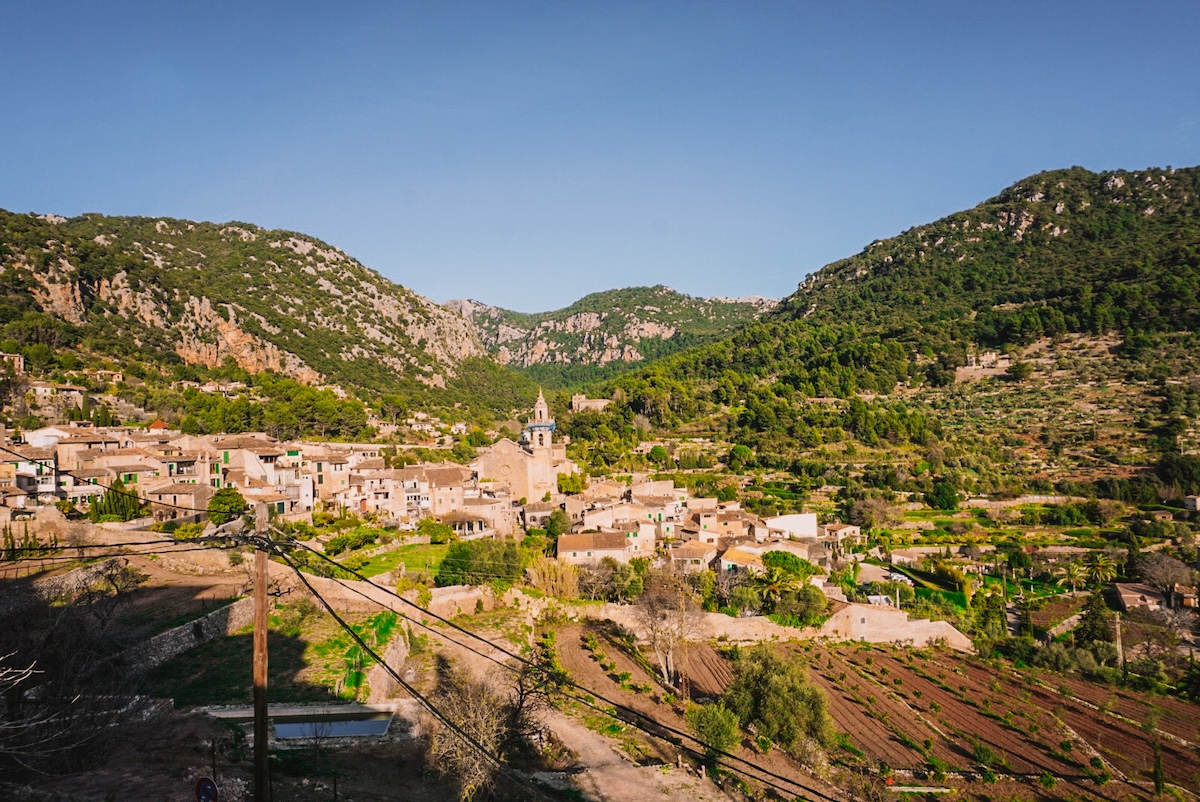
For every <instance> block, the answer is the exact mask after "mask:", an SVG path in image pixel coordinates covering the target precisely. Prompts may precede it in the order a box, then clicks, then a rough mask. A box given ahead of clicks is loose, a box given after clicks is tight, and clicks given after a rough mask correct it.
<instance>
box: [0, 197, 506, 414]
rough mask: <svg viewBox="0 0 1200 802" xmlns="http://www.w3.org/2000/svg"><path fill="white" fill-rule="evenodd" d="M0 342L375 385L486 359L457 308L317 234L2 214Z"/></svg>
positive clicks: (177, 366)
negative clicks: (404, 284)
mask: <svg viewBox="0 0 1200 802" xmlns="http://www.w3.org/2000/svg"><path fill="white" fill-rule="evenodd" d="M0 342H3V343H5V345H4V347H5V349H6V350H21V351H22V352H23V353H26V356H27V358H28V359H29V360H30V362H31V363H32V365H33V366H34V367H35V368H37V367H38V366H39V363H48V362H49V361H51V359H52V356H53V354H54V353H55V352H57V351H61V350H63V349H66V350H71V351H82V352H85V353H94V354H102V355H106V356H109V357H112V358H114V359H117V360H120V361H121V362H122V364H125V363H130V364H129V365H128V366H127V369H130V368H132V363H135V362H143V363H145V364H147V365H149V366H151V367H153V368H161V369H165V370H167V371H168V372H170V371H172V370H174V371H175V372H176V373H178V374H179V375H181V376H182V375H187V370H186V367H187V366H200V367H203V368H216V367H218V366H221V365H223V364H224V363H225V362H226V361H227V360H232V362H233V363H235V364H236V365H237V367H239V368H242V369H244V370H246V371H248V372H250V373H258V372H261V371H274V372H277V373H280V374H283V375H286V376H290V377H292V378H294V379H298V380H300V381H302V382H306V383H318V382H333V383H339V384H342V385H343V386H346V387H356V388H367V389H370V390H371V391H374V392H380V391H395V390H403V389H410V390H411V389H414V388H420V387H440V386H442V385H444V384H445V383H446V382H447V381H449V380H452V377H454V376H455V375H456V374H457V373H458V372H459V366H460V365H461V364H462V363H463V361H464V360H467V359H470V358H472V357H478V356H482V355H483V354H484V351H483V348H482V345H481V344H480V342H479V340H478V338H477V337H476V336H475V335H474V332H473V330H472V329H471V327H470V325H469V324H468V323H467V322H466V321H465V320H463V319H462V318H461V317H460V316H458V315H456V314H454V313H452V312H449V311H448V310H446V309H444V308H442V307H440V306H438V305H437V304H434V303H432V302H431V301H429V300H427V299H425V298H422V297H421V296H419V295H416V294H415V293H412V292H410V291H408V290H407V289H405V288H403V287H401V286H398V285H396V284H393V283H392V282H390V281H388V280H386V279H384V278H383V277H382V276H380V275H378V274H377V273H375V272H374V271H372V270H369V269H368V268H366V267H364V266H363V265H362V264H360V263H359V262H357V261H356V260H354V259H353V258H351V257H349V256H347V255H346V254H345V253H343V252H341V251H339V250H337V249H335V248H332V247H331V246H329V245H326V244H325V243H322V242H320V241H319V240H315V239H313V238H311V237H307V236H304V235H301V234H294V233H291V232H286V231H267V230H264V229H261V228H258V227H257V226H253V225H250V224H245V223H228V224H224V225H221V224H214V223H193V222H188V221H185V220H170V219H153V218H138V217H104V216H101V215H95V214H89V215H83V216H81V217H76V218H73V219H70V220H66V219H63V218H61V217H55V216H53V215H43V216H40V217H35V216H33V215H24V214H12V213H9V212H3V211H0Z"/></svg>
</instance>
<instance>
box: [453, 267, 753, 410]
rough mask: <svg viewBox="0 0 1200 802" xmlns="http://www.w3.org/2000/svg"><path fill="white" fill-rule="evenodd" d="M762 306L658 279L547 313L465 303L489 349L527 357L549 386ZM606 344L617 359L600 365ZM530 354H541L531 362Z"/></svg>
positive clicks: (614, 371)
mask: <svg viewBox="0 0 1200 802" xmlns="http://www.w3.org/2000/svg"><path fill="white" fill-rule="evenodd" d="M763 308H764V305H762V304H758V303H753V302H745V301H735V300H726V299H717V298H711V299H710V298H694V297H691V296H688V295H683V294H682V293H678V292H676V291H675V290H672V289H670V288H669V287H663V286H661V285H660V286H655V287H627V288H625V289H618V290H608V291H605V292H598V293H593V294H591V295H587V296H585V297H583V298H581V299H579V300H578V301H576V302H575V303H573V304H571V305H570V306H568V307H566V308H565V309H558V310H555V311H552V312H539V313H534V314H526V313H521V312H512V311H509V310H506V309H498V308H495V307H490V306H482V305H477V304H470V305H467V306H465V307H464V309H465V311H466V312H467V313H468V314H469V315H470V317H471V318H472V319H473V320H474V321H475V323H476V325H477V326H479V328H480V331H481V335H482V338H483V341H484V343H485V344H486V345H487V346H488V348H489V350H491V351H492V353H493V354H496V353H498V352H499V349H500V347H501V346H503V347H504V348H505V349H506V350H507V351H508V353H509V354H510V357H511V358H513V359H514V360H515V361H514V362H513V363H512V364H513V365H524V364H525V363H526V362H531V364H529V365H528V366H526V367H522V368H519V369H520V370H521V371H522V372H524V373H526V374H527V375H529V376H531V377H532V378H533V379H535V380H536V381H537V382H538V383H539V384H542V385H544V386H546V387H552V388H559V387H574V386H578V385H581V384H585V383H588V382H595V381H600V380H603V379H608V378H612V377H615V376H618V375H620V374H621V373H623V372H625V371H627V370H628V369H629V363H628V362H626V361H624V359H625V357H631V358H633V359H634V360H635V361H643V360H644V361H654V360H655V359H659V358H662V357H665V356H669V355H670V354H673V353H676V352H678V351H682V350H684V349H686V348H691V347H694V346H697V345H701V344H703V343H705V342H709V341H711V340H715V339H717V338H719V337H723V336H727V335H729V334H731V333H732V332H734V331H736V330H737V329H739V328H741V327H742V326H744V325H746V324H747V323H749V322H751V321H753V320H755V319H756V318H757V317H758V316H759V314H760V313H761V311H762V309H763ZM501 327H503V329H504V337H503V338H501V336H500V330H501ZM626 349H629V350H628V351H627V350H626ZM612 350H617V351H620V352H622V359H618V360H616V361H611V362H608V363H607V364H600V361H601V356H602V355H603V354H605V353H606V352H611V351H612ZM535 353H536V354H537V356H536V357H535V356H534V354H535ZM635 355H636V356H635ZM562 357H565V359H563V358H562ZM535 358H536V359H539V360H542V361H536V362H533V361H532V360H533V359H535Z"/></svg>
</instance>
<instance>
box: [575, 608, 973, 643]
mask: <svg viewBox="0 0 1200 802" xmlns="http://www.w3.org/2000/svg"><path fill="white" fill-rule="evenodd" d="M566 609H567V610H568V611H572V608H569V607H568V608H566ZM576 609H577V610H578V613H579V617H584V618H596V619H608V620H610V621H613V622H615V623H617V624H620V625H621V626H623V627H625V628H626V629H628V630H630V631H631V632H633V633H634V634H636V635H637V636H638V637H639V638H642V639H644V638H645V636H646V633H645V631H644V627H643V626H642V624H641V622H640V621H639V620H638V616H637V612H636V610H635V608H634V607H632V606H630V605H622V604H604V605H598V606H594V607H583V608H576ZM713 638H724V639H726V640H728V641H730V642H732V643H739V642H740V643H752V642H757V641H764V640H802V639H808V638H827V639H829V640H834V641H851V640H861V641H866V642H868V643H900V644H911V645H913V646H927V645H930V644H932V643H933V642H934V641H945V642H946V645H947V646H949V647H950V648H952V649H957V650H959V651H965V652H970V651H974V647H973V646H972V645H971V639H970V638H968V637H967V636H966V635H964V634H963V633H961V632H959V631H958V630H957V629H955V628H954V626H953V625H951V624H949V623H947V622H945V621H930V620H928V619H924V618H919V619H916V620H910V619H909V617H908V613H905V612H903V611H901V610H895V609H892V608H891V607H878V606H875V605H870V604H845V605H842V606H839V607H838V609H837V610H836V611H835V612H834V613H833V615H831V616H830V617H829V619H828V620H827V621H826V622H825V623H824V624H823V625H822V626H821V627H820V628H814V627H807V628H804V629H800V628H796V627H782V626H779V625H778V624H776V623H774V622H773V621H771V620H770V619H769V618H766V617H765V616H752V617H749V618H732V617H730V616H727V615H725V614H724V613H702V614H701V615H700V616H699V618H698V619H697V622H696V627H695V630H694V632H693V634H692V639H694V640H708V639H713Z"/></svg>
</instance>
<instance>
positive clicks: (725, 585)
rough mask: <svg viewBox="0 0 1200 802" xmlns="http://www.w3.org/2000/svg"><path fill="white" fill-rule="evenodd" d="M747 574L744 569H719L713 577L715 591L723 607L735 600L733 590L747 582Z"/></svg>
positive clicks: (718, 601)
mask: <svg viewBox="0 0 1200 802" xmlns="http://www.w3.org/2000/svg"><path fill="white" fill-rule="evenodd" d="M746 580H747V576H746V574H745V573H744V572H742V571H717V572H716V574H715V575H714V577H713V593H714V594H716V597H717V603H718V604H720V605H721V606H722V607H727V606H729V605H730V604H731V603H732V601H733V592H734V591H735V590H737V589H738V588H739V587H741V586H742V585H744V584H746Z"/></svg>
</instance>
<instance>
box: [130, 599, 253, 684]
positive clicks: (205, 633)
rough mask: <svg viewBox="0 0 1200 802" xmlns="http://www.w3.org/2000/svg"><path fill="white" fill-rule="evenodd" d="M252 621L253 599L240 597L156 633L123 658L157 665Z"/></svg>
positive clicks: (143, 666)
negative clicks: (207, 612)
mask: <svg viewBox="0 0 1200 802" xmlns="http://www.w3.org/2000/svg"><path fill="white" fill-rule="evenodd" d="M253 623H254V599H252V598H247V599H239V600H238V601H235V602H234V603H233V604H227V605H226V606H224V607H222V608H220V609H219V610H214V611H213V612H211V613H209V614H208V615H206V616H203V617H202V618H197V619H196V620H195V621H192V622H190V623H187V624H182V625H180V626H177V627H175V628H174V629H169V630H167V631H166V632H163V633H162V634H159V635H155V636H154V637H153V638H150V640H148V641H146V642H145V643H143V644H139V645H138V646H134V647H133V648H131V649H128V650H127V651H126V652H125V653H124V655H122V657H123V659H124V660H126V661H127V662H128V663H131V664H133V665H136V666H139V667H141V668H154V667H155V666H160V665H162V664H163V663H165V662H167V661H168V660H170V659H172V658H173V657H177V656H179V655H181V654H183V653H184V652H186V651H188V650H190V649H194V648H196V647H197V646H201V645H203V644H205V643H208V642H209V641H211V640H215V639H216V638H220V637H224V636H225V635H232V634H233V633H234V632H237V631H238V630H239V629H243V628H245V627H247V626H250V625H251V624H253Z"/></svg>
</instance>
